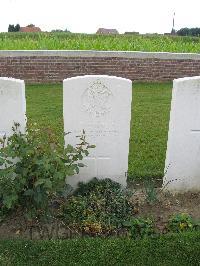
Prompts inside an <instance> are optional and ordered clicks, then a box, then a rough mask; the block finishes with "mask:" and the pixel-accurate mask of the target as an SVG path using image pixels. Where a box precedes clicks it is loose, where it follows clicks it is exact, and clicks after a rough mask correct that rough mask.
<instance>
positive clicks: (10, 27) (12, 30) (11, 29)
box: [8, 24, 15, 32]
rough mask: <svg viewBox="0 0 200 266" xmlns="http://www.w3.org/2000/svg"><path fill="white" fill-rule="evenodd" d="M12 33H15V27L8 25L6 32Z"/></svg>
mask: <svg viewBox="0 0 200 266" xmlns="http://www.w3.org/2000/svg"><path fill="white" fill-rule="evenodd" d="M14 31H15V26H14V25H13V24H9V26H8V32H14Z"/></svg>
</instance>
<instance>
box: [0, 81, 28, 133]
mask: <svg viewBox="0 0 200 266" xmlns="http://www.w3.org/2000/svg"><path fill="white" fill-rule="evenodd" d="M25 112H26V100H25V85H24V81H22V80H18V79H13V78H0V138H2V137H4V136H5V135H6V136H7V137H8V136H10V135H11V134H12V133H13V132H12V127H13V126H14V123H15V122H16V123H19V124H20V128H19V129H20V131H21V132H22V133H24V131H25V127H26V114H25Z"/></svg>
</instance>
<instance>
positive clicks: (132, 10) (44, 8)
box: [0, 0, 200, 33]
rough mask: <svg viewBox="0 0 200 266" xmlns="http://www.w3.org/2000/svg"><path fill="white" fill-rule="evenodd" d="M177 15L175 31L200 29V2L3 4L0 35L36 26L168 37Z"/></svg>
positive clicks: (21, 0)
mask: <svg viewBox="0 0 200 266" xmlns="http://www.w3.org/2000/svg"><path fill="white" fill-rule="evenodd" d="M174 12H175V14H176V15H175V29H180V28H183V27H200V15H199V12H200V0H190V1H188V0H187V1H185V0H164V1H163V0H0V31H5V32H6V31H7V29H8V25H9V24H17V23H19V24H20V26H26V25H28V24H31V23H32V24H35V25H36V26H39V27H40V28H41V29H42V30H43V31H51V30H52V29H63V30H64V29H66V28H67V29H68V30H70V31H71V32H83V33H84V32H85V33H95V32H96V30H97V29H98V28H100V27H104V28H116V29H118V31H119V32H120V33H123V32H125V31H139V32H140V33H147V32H149V33H153V32H158V33H164V32H170V31H171V29H172V18H173V13H174Z"/></svg>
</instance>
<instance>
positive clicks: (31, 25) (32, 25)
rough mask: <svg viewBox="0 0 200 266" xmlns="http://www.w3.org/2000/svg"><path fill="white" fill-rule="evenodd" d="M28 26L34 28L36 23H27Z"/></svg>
mask: <svg viewBox="0 0 200 266" xmlns="http://www.w3.org/2000/svg"><path fill="white" fill-rule="evenodd" d="M27 27H30V28H33V27H35V25H34V24H29V25H27Z"/></svg>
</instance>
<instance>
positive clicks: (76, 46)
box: [0, 32, 200, 53]
mask: <svg viewBox="0 0 200 266" xmlns="http://www.w3.org/2000/svg"><path fill="white" fill-rule="evenodd" d="M0 50H102V51H114V50H116V51H146V52H180V53H181V52H182V53H199V51H200V38H199V37H182V36H166V35H165V36H164V35H158V34H154V35H153V34H152V35H147V34H146V35H124V34H119V35H97V34H69V33H46V32H42V33H19V32H16V33H14V32H12V33H10V32H9V33H0Z"/></svg>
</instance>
